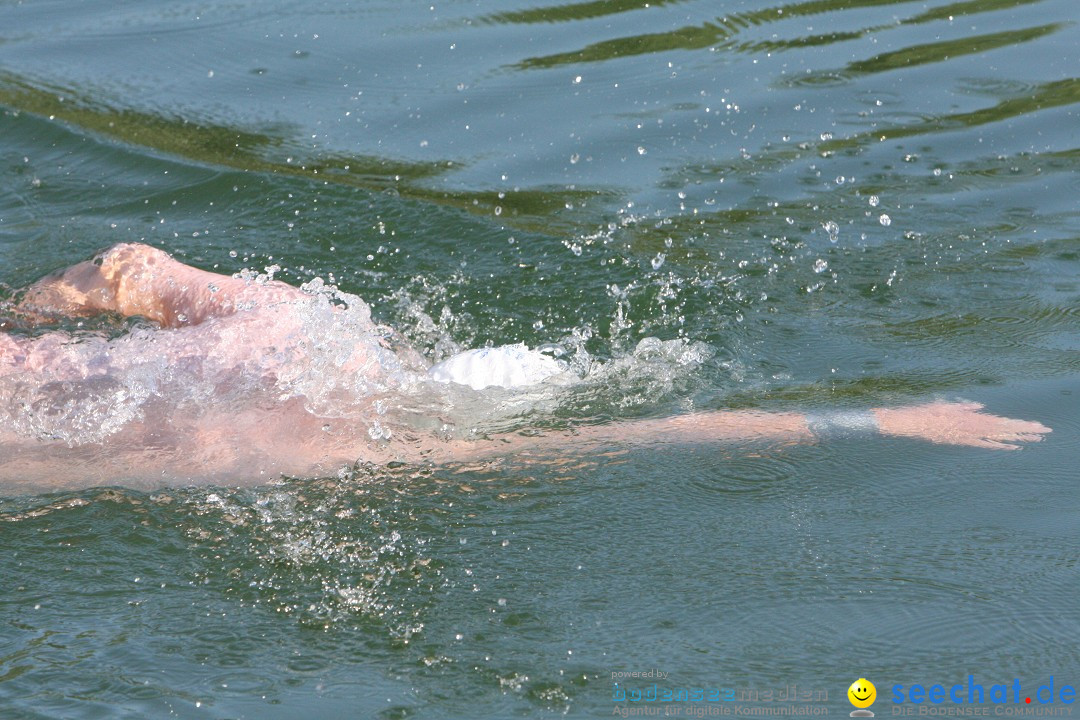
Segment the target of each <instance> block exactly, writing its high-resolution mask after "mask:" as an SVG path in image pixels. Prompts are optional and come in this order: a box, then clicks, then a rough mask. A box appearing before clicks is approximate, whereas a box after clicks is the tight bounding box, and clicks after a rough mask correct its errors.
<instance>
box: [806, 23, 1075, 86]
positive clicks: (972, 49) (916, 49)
mask: <svg viewBox="0 0 1080 720" xmlns="http://www.w3.org/2000/svg"><path fill="white" fill-rule="evenodd" d="M1066 26H1067V24H1066V23H1050V24H1047V25H1039V26H1037V27H1031V28H1024V29H1021V30H1008V31H1005V32H999V33H988V34H986V35H975V36H971V37H962V38H955V39H953V40H945V41H942V42H936V43H926V44H923V45H913V46H911V47H906V48H904V49H902V50H896V51H893V52H888V53H882V54H881V55H875V56H874V57H872V58H868V59H866V60H858V61H856V62H853V63H849V64H848V65H847V67H845V68H844V70H842V71H841V72H840V73H839V75H840V76H841V77H845V76H846V77H851V76H855V75H870V74H873V73H880V72H888V71H890V70H899V69H902V68H909V67H916V66H918V65H929V64H931V63H938V62H945V61H946V60H949V59H950V58H956V57H961V56H963V55H977V54H979V53H983V52H987V51H989V50H996V49H997V48H1003V47H1009V46H1011V45H1020V44H1021V43H1026V42H1031V41H1032V40H1038V39H1039V38H1041V37H1044V36H1046V35H1049V34H1051V33H1054V32H1057V31H1058V30H1061V29H1063V28H1065V27H1066ZM823 75H826V76H828V77H836V76H837V75H836V74H834V73H813V74H811V75H808V76H806V77H802V78H799V79H798V81H797V84H800V85H801V84H814V83H816V82H819V81H820V79H821V77H822V76H823Z"/></svg>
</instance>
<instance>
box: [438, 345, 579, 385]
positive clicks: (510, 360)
mask: <svg viewBox="0 0 1080 720" xmlns="http://www.w3.org/2000/svg"><path fill="white" fill-rule="evenodd" d="M562 372H566V366H565V365H564V364H563V363H561V362H559V361H558V360H556V359H555V358H553V357H551V356H550V355H545V354H544V353H542V352H540V351H538V350H530V349H529V348H527V347H526V346H525V344H524V343H518V344H516V345H501V346H499V347H493V348H481V349H479V350H466V351H465V352H463V353H458V354H457V355H454V356H453V357H449V358H447V359H446V360H443V361H442V362H441V363H439V364H438V365H435V366H434V367H433V368H431V369H430V370H428V375H429V376H430V377H431V379H432V380H435V381H437V382H444V383H458V384H460V385H468V386H469V387H471V388H472V389H473V390H483V389H484V388H486V387H504V388H516V387H525V386H528V385H536V384H537V383H541V382H543V381H544V380H546V379H547V378H549V377H551V376H553V375H558V374H559V373H562Z"/></svg>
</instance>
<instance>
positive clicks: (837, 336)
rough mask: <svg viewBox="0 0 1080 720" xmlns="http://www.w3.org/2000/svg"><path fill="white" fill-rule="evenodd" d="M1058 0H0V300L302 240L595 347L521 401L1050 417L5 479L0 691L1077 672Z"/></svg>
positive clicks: (1072, 44) (284, 689)
mask: <svg viewBox="0 0 1080 720" xmlns="http://www.w3.org/2000/svg"><path fill="white" fill-rule="evenodd" d="M1076 17H1077V13H1076V3H1075V2H1073V0H955V1H949V0H919V1H915V2H895V1H891V0H804V1H802V2H790V3H785V2H782V1H781V2H774V1H773V0H753V1H751V0H745V1H743V2H737V1H732V2H704V1H697V2H694V1H678V0H653V1H652V2H648V3H646V2H642V1H641V0H634V1H633V2H631V1H629V0H591V1H586V2H577V3H573V2H570V3H563V4H550V5H548V4H545V3H544V2H543V1H542V0H504V1H503V2H495V1H494V0H475V1H474V0H470V1H469V2H444V1H443V0H435V2H434V3H432V2H424V3H412V2H376V1H372V2H354V3H320V2H295V1H292V0H266V1H265V2H260V3H255V2H250V1H245V0H240V1H237V2H229V3H217V4H214V3H203V2H190V1H188V0H179V1H178V2H171V3H158V2H146V1H141V2H128V3H123V4H117V3H106V2H101V1H100V0H86V1H85V2H73V1H71V0H39V1H36V2H18V1H13V0H2V1H0V283H2V285H0V294H2V295H3V296H10V295H11V293H12V292H13V291H14V290H15V289H17V288H20V287H23V286H25V285H26V284H28V283H29V282H32V281H33V280H34V279H36V278H38V277H40V276H42V275H43V274H45V273H47V272H51V271H52V270H55V269H57V268H59V267H63V266H65V265H69V264H71V263H74V262H77V261H80V260H84V259H86V258H88V257H90V256H91V255H92V254H93V253H94V252H96V251H97V250H100V249H102V248H104V247H107V246H109V245H111V244H113V243H116V242H125V241H129V242H130V241H141V242H146V243H149V244H152V245H155V246H158V247H161V248H163V249H165V250H167V251H169V252H170V253H173V254H174V255H175V256H176V257H178V258H180V259H182V260H184V261H185V262H188V263H191V264H194V265H197V266H199V267H203V268H206V269H216V270H218V271H220V272H228V273H231V272H237V271H240V270H242V269H245V268H251V269H254V270H257V271H261V270H262V269H263V268H264V267H265V266H268V265H273V264H276V265H279V266H280V267H281V268H282V269H281V271H280V272H279V273H278V277H279V278H281V279H285V280H286V281H288V282H292V283H294V284H299V283H302V282H306V281H308V280H311V279H312V278H316V277H320V278H324V279H326V281H327V282H332V283H336V284H338V285H339V286H340V287H341V288H342V289H344V290H346V291H349V292H353V293H357V294H359V295H361V296H362V297H364V298H365V299H367V300H368V301H369V302H370V303H371V304H372V306H373V312H374V315H375V316H376V318H377V319H378V320H379V321H381V322H385V323H387V324H390V325H392V326H394V327H397V328H399V329H400V330H401V331H402V332H403V333H404V334H405V335H406V336H407V337H408V338H409V339H410V340H411V341H412V342H413V343H414V344H415V345H416V346H417V347H418V348H420V349H421V350H423V351H424V352H425V353H427V354H428V355H429V356H430V357H432V359H435V358H438V357H441V356H445V354H447V353H448V352H452V351H453V350H455V349H459V348H466V347H477V346H482V345H486V344H502V343H511V342H517V341H524V342H527V343H529V344H530V345H534V346H535V345H540V344H544V343H560V344H563V345H564V346H574V347H577V348H581V349H582V350H584V351H586V352H587V353H588V356H589V357H590V358H593V359H595V360H596V361H598V362H600V363H605V364H606V366H607V367H610V368H612V369H613V370H612V372H610V373H609V374H608V375H607V376H605V378H604V379H603V380H602V381H600V382H597V383H594V384H593V385H591V386H590V387H589V388H588V389H587V391H581V392H579V393H577V394H575V395H573V396H572V397H571V398H569V399H567V400H566V401H565V402H562V403H556V404H546V405H544V406H542V407H537V408H532V409H527V410H522V411H520V416H519V417H518V420H519V421H521V422H523V423H525V424H529V425H540V426H544V425H552V424H559V423H564V422H567V421H569V420H576V419H584V420H589V421H606V420H612V419H614V420H628V419H633V418H639V417H665V416H669V415H674V414H679V413H685V412H688V411H690V410H695V409H720V408H728V407H748V408H760V409H767V410H798V409H803V408H814V409H824V408H833V407H843V408H862V407H868V406H880V405H902V404H909V403H915V402H920V401H924V400H927V399H932V398H935V397H943V398H958V397H962V398H967V399H972V400H977V401H980V402H984V403H986V405H987V408H988V410H990V411H992V412H994V413H997V414H1001V415H1008V416H1013V417H1022V418H1028V419H1034V420H1039V421H1041V422H1044V423H1046V424H1047V425H1049V426H1051V427H1052V428H1053V429H1054V433H1053V435H1051V436H1050V437H1049V438H1048V439H1047V441H1046V442H1044V443H1042V444H1041V445H1034V446H1029V447H1027V448H1025V449H1024V450H1022V451H1020V452H1011V453H1005V452H992V451H986V450H979V449H971V448H956V447H946V446H936V445H931V444H928V443H920V442H916V441H911V440H900V439H881V438H870V439H859V440H856V439H850V440H842V441H836V442H829V443H822V444H817V445H809V446H802V447H787V448H760V447H758V448H752V449H748V448H740V447H724V446H713V447H708V446H694V447H678V446H662V447H655V446H653V447H642V448H639V449H635V450H632V451H630V452H628V453H625V454H622V455H619V456H613V457H606V456H605V457H598V458H592V459H590V460H589V462H585V463H581V464H578V465H568V466H559V467H545V466H532V467H530V466H527V465H520V464H514V463H512V462H511V463H505V464H494V465H489V466H483V467H476V468H471V469H461V468H457V469H454V470H453V471H451V470H450V469H447V468H439V467H408V466H406V467H398V468H380V467H360V468H358V469H356V470H355V471H354V472H352V473H351V474H349V475H347V476H346V477H343V478H339V477H335V478H330V479H319V478H302V479H290V480H287V481H281V482H277V483H273V484H270V485H263V486H258V487H249V488H246V489H231V488H227V487H198V488H182V487H180V488H167V489H164V490H158V491H153V492H141V491H136V490H131V489H125V488H123V487H112V488H97V489H92V490H86V491H80V492H66V493H42V494H36V495H24V494H22V495H11V494H7V495H6V496H5V497H3V498H2V499H0V549H2V552H0V628H2V630H0V715H2V716H3V717H4V718H53V717H65V718H96V717H108V718H120V717H123V718H142V717H164V716H171V717H182V718H241V717H243V718H297V717H320V718H386V719H390V718H431V719H444V718H463V719H464V718H470V719H472V718H485V719H486V718H492V719H494V718H512V717H573V718H588V717H608V716H612V714H613V711H615V710H617V709H618V708H620V707H624V708H626V707H631V706H632V705H633V704H632V703H618V704H617V703H615V702H614V701H613V695H614V694H615V692H616V691H615V689H614V687H613V685H614V680H613V676H612V674H613V673H622V672H644V671H649V670H660V671H662V672H664V673H667V674H668V675H667V677H666V679H663V680H661V681H659V682H658V686H659V687H660V688H661V689H663V688H678V687H716V688H732V689H738V690H739V692H740V693H741V695H740V697H749V696H747V695H745V694H744V693H745V692H749V691H753V692H756V693H759V694H758V695H757V696H755V697H756V700H754V701H752V702H742V703H739V705H740V706H745V707H755V708H763V709H764V710H766V711H767V710H770V709H772V708H775V707H776V706H778V705H783V704H785V703H778V702H772V703H770V702H768V701H765V700H763V699H762V695H761V694H760V693H764V692H767V691H774V692H775V693H776V696H777V697H779V693H780V692H784V691H785V689H787V688H790V687H791V686H796V687H797V688H798V689H799V690H800V691H804V690H805V691H811V692H813V693H814V694H815V699H814V702H812V703H810V704H811V705H812V706H813V707H814V708H816V709H818V710H819V711H824V710H827V711H828V712H829V714H831V715H833V716H843V715H844V714H846V713H847V712H849V711H850V710H851V706H850V704H849V703H848V700H847V697H846V691H847V688H848V686H849V685H850V684H851V682H852V681H853V680H855V679H856V678H859V677H865V678H867V679H870V680H871V681H873V682H874V683H876V685H877V688H878V702H877V704H876V706H875V707H874V710H876V711H877V713H878V715H879V716H881V715H883V714H889V715H891V714H892V712H893V710H894V709H895V707H896V706H894V705H893V704H892V703H891V701H890V700H889V697H890V695H891V690H890V688H892V686H893V685H895V684H902V685H904V686H905V687H908V686H910V685H912V684H916V683H921V684H923V685H924V686H929V685H932V684H935V683H941V684H944V685H945V686H946V687H949V686H950V685H952V684H954V683H965V687H966V683H967V682H968V676H969V675H974V676H975V679H976V681H978V682H982V683H983V684H985V685H986V686H987V688H989V686H990V685H991V684H993V683H1008V684H1010V687H1011V683H1012V682H1013V679H1019V680H1020V682H1021V683H1023V687H1024V688H1025V692H1034V691H1035V688H1036V687H1037V686H1039V685H1042V684H1046V683H1049V682H1050V679H1051V677H1053V678H1054V682H1056V684H1057V688H1058V689H1059V690H1060V688H1061V686H1062V685H1063V684H1070V685H1073V686H1076V685H1077V684H1078V683H1080V649H1078V648H1080V646H1078V645H1077V641H1076V638H1077V637H1078V636H1080V606H1078V604H1077V602H1076V597H1077V590H1078V589H1080V568H1078V564H1080V561H1078V553H1077V547H1078V544H1077V535H1078V531H1080V500H1078V497H1077V492H1076V485H1075V483H1076V479H1077V472H1076V457H1077V455H1076V452H1077V448H1078V445H1080V412H1078V411H1077V404H1076V402H1075V398H1074V396H1073V392H1074V389H1075V388H1076V385H1077V376H1078V372H1080V325H1078V318H1080V315H1078V312H1077V301H1078V299H1080V205H1078V200H1077V199H1078V196H1080V173H1078V170H1080V73H1078V70H1077V68H1078V67H1080V64H1078V61H1080V27H1078V25H1077V23H1076ZM649 338H654V339H656V340H659V341H663V342H666V343H668V345H664V346H658V345H656V344H655V341H654V340H648V339H649ZM642 340H646V343H645V345H644V346H639V343H640V342H641V341H642ZM688 352H689V353H690V356H688V355H687V353H688ZM691 356H692V357H691ZM522 418H523V419H522ZM118 482H119V480H118ZM621 682H622V683H623V687H624V688H626V687H627V686H629V687H631V688H633V687H647V686H648V684H649V683H651V682H653V680H648V679H640V680H634V679H630V680H626V679H623V680H622V681H621ZM822 693H824V695H823V694H822ZM751 699H752V698H751ZM646 705H647V703H639V704H638V705H634V707H646ZM733 705H735V703H727V705H725V704H724V702H722V701H721V702H713V703H704V704H694V703H675V704H673V705H671V706H672V707H678V708H679V709H680V710H681V711H682V713H683V714H684V716H685V715H689V713H690V712H692V711H694V709H695V708H703V709H704V710H703V711H711V710H722V709H723V708H725V707H727V708H731V707H732V706H733ZM1022 705H1023V703H1022V704H1021V705H1020V706H1017V705H1011V706H1009V709H1010V710H1012V709H1017V708H1020V707H1021V706H1022ZM1036 706H1037V707H1041V706H1039V705H1038V703H1036ZM648 707H651V708H658V707H660V705H659V704H657V703H653V704H652V705H650V706H648ZM907 707H914V706H912V705H910V704H908V705H907ZM924 707H925V706H924ZM939 707H940V708H945V707H949V705H948V704H946V705H942V706H939ZM952 707H954V709H955V707H958V706H952ZM1054 707H1056V708H1057V709H1058V710H1065V709H1069V706H1066V705H1055V706H1054ZM710 708H711V710H710ZM989 708H990V711H991V714H993V711H994V710H995V706H989ZM996 709H998V710H1001V709H1002V708H1001V707H997V708H996ZM1043 709H1045V708H1043Z"/></svg>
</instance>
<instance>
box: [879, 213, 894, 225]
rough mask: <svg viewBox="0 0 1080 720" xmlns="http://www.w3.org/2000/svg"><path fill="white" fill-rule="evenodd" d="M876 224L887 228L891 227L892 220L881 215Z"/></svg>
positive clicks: (883, 214)
mask: <svg viewBox="0 0 1080 720" xmlns="http://www.w3.org/2000/svg"><path fill="white" fill-rule="evenodd" d="M878 222H879V223H881V224H882V225H884V226H885V227H889V226H890V225H892V218H891V217H889V216H888V215H886V214H885V213H881V217H879V218H878Z"/></svg>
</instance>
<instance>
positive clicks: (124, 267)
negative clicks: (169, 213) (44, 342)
mask: <svg viewBox="0 0 1080 720" xmlns="http://www.w3.org/2000/svg"><path fill="white" fill-rule="evenodd" d="M305 297H306V295H305V294H304V292H303V291H301V290H299V289H298V288H295V287H292V286H291V285H287V284H285V283H283V282H278V281H269V282H266V283H261V284H260V283H255V282H252V281H250V280H244V279H242V278H238V277H231V276H228V275H220V274H218V273H212V272H207V271H206V270H199V269H198V268H194V267H191V266H189V265H185V264H183V263H181V262H180V261H178V260H174V259H173V258H172V257H170V256H169V255H168V254H167V253H165V252H164V251H162V250H158V249H157V248H153V247H150V246H149V245H141V244H137V243H124V244H120V245H114V246H113V247H111V248H109V249H108V250H106V251H105V252H103V253H101V254H100V255H98V256H97V257H95V258H94V259H93V260H89V261H87V262H81V263H78V264H77V265H73V266H71V267H69V268H67V269H66V270H61V271H58V272H56V273H53V274H52V275H49V276H47V277H45V278H42V279H41V280H39V281H38V282H36V283H34V284H33V285H32V286H30V288H29V289H27V291H26V293H25V294H24V296H23V298H22V300H21V301H20V302H19V306H18V309H19V310H20V311H21V312H23V313H25V314H27V315H30V316H35V315H65V316H70V315H92V314H95V313H101V312H114V313H119V314H120V315H125V316H134V315H141V316H143V317H146V318H148V319H150V320H153V321H155V322H157V323H159V324H160V325H161V326H163V327H178V326H181V325H196V324H198V323H201V322H203V321H205V320H207V319H209V318H212V317H222V316H225V315H231V314H233V313H234V312H236V311H237V310H239V309H241V308H251V307H267V306H271V305H274V304H276V303H281V302H292V301H296V300H300V299H303V298H305Z"/></svg>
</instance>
